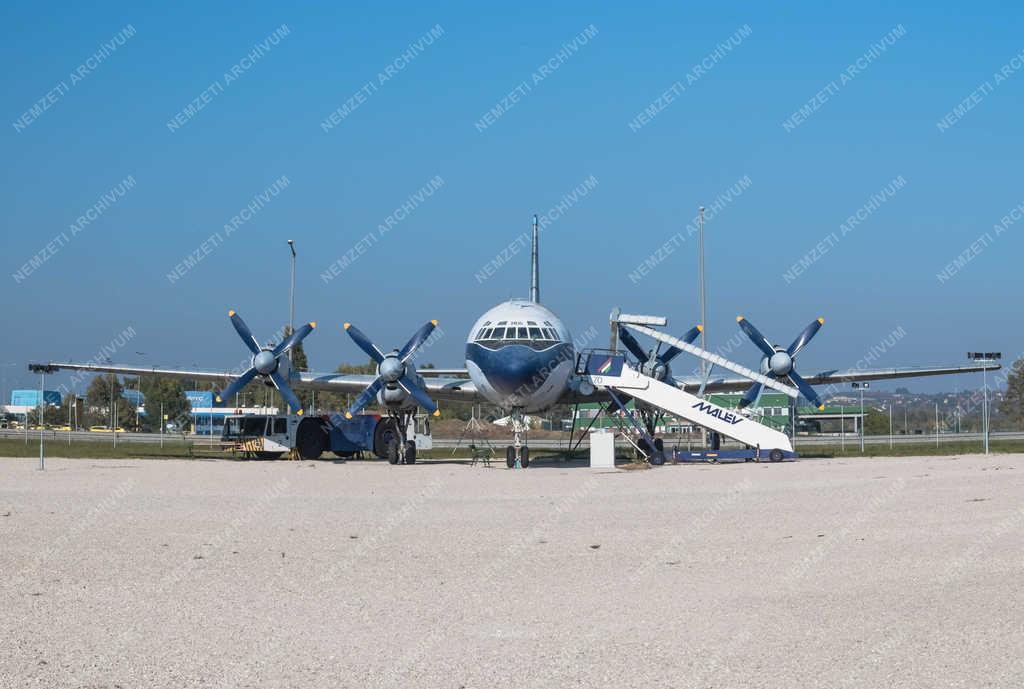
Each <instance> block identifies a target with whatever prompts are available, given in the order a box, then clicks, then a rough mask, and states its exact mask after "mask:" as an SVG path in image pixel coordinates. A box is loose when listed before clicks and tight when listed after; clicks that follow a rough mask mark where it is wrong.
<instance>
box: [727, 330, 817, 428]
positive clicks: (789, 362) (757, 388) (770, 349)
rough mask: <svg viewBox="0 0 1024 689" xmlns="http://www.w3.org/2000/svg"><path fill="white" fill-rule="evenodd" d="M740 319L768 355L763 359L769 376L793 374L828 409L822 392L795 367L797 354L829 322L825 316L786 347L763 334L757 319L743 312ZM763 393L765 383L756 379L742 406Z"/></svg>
mask: <svg viewBox="0 0 1024 689" xmlns="http://www.w3.org/2000/svg"><path fill="white" fill-rule="evenodd" d="M736 322H737V323H739V324H740V328H741V329H742V330H743V332H745V333H746V334H747V337H749V338H750V340H751V342H753V343H754V344H755V345H756V346H757V348H758V349H760V350H761V352H762V353H763V354H764V359H762V361H761V370H762V372H763V373H764V374H765V375H766V376H771V377H772V378H776V379H782V378H789V379H790V380H791V381H792V382H793V384H794V385H795V386H796V387H797V388H798V389H799V390H800V394H802V395H803V396H804V397H805V398H807V400H808V401H809V402H810V403H811V404H813V405H814V406H815V407H817V408H818V409H819V410H820V409H824V408H825V405H824V404H822V402H821V399H820V398H819V397H818V393H816V392H815V391H814V388H812V387H811V386H810V385H809V384H808V383H807V381H805V380H804V379H803V378H802V377H801V376H800V374H799V373H797V372H796V370H795V369H794V363H795V359H796V355H797V354H799V353H800V350H801V349H803V348H804V347H805V346H806V345H807V343H808V342H810V341H811V338H813V337H814V336H815V335H816V334H817V332H818V331H819V330H820V329H821V326H822V325H823V324H824V323H825V319H824V318H818V319H817V320H815V321H813V322H812V323H811V324H810V325H808V326H807V327H806V328H804V330H803V332H802V333H800V334H799V335H798V336H797V338H796V339H795V340H793V344H791V345H789V347H787V348H786V349H782V348H781V347H778V346H776V345H773V344H772V343H771V342H769V341H768V338H766V337H765V336H764V335H762V334H761V331H759V330H758V329H757V328H755V327H754V325H753V323H751V322H750V321H748V320H747V319H746V318H744V317H743V316H737V317H736ZM760 394H761V384H760V383H754V384H753V385H751V386H750V388H748V389H747V392H746V394H744V395H743V399H742V400H740V404H739V406H740V408H741V409H742V408H743V407H747V406H749V405H751V404H753V402H754V400H756V399H757V396H758V395H760Z"/></svg>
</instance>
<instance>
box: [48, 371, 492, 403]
mask: <svg viewBox="0 0 1024 689" xmlns="http://www.w3.org/2000/svg"><path fill="white" fill-rule="evenodd" d="M31 365H33V366H34V365H35V364H31ZM47 365H48V366H52V367H53V368H54V369H57V370H69V371H87V372H89V373H116V374H119V375H124V376H163V377H167V378H178V379H182V380H204V381H210V382H212V383H219V384H220V385H221V386H222V387H223V386H226V385H227V384H228V383H229V382H231V381H232V380H233V379H234V378H236V377H238V376H239V375H240V374H242V373H244V371H245V369H244V368H243V369H241V370H236V371H227V370H225V371H199V370H185V369H174V368H157V367H155V366H152V367H150V366H124V365H121V364H92V363H88V364H76V363H70V362H68V363H58V362H52V363H50V364H47ZM427 370H430V369H427ZM454 370H458V369H454ZM374 378H375V376H372V375H365V374H353V373H315V372H301V373H300V372H293V373H292V374H291V377H290V378H289V382H290V383H291V385H292V387H294V388H295V389H296V390H319V391H322V392H342V393H353V394H358V393H360V392H362V391H363V390H364V389H366V386H367V385H369V384H370V383H372V382H373V380H374ZM423 383H424V387H425V388H426V390H427V392H428V393H429V394H430V396H431V397H433V398H434V399H435V400H444V401H448V402H474V401H478V400H477V393H476V385H475V384H474V383H473V381H472V380H470V379H469V378H461V377H450V376H448V377H440V376H439V377H429V378H424V381H423Z"/></svg>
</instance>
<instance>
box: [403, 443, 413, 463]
mask: <svg viewBox="0 0 1024 689" xmlns="http://www.w3.org/2000/svg"><path fill="white" fill-rule="evenodd" d="M405 463H406V464H415V463H416V443H415V442H413V441H412V440H406V441H405Z"/></svg>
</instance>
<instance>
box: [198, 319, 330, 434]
mask: <svg viewBox="0 0 1024 689" xmlns="http://www.w3.org/2000/svg"><path fill="white" fill-rule="evenodd" d="M228 317H229V318H230V319H231V325H233V326H235V330H236V331H237V332H238V336H239V337H241V338H242V342H244V343H245V346H246V347H248V348H249V351H250V352H252V366H251V367H250V368H249V370H248V371H246V372H245V373H243V374H242V375H240V376H239V377H238V378H235V379H234V380H233V381H231V384H230V385H228V386H227V387H226V388H224V389H223V390H222V391H221V392H220V394H219V395H217V401H218V402H221V401H223V400H224V399H226V398H228V397H231V396H232V395H234V394H235V393H236V392H238V391H239V390H241V389H242V388H244V387H245V386H246V385H248V384H249V383H250V382H251V381H252V379H253V378H255V377H256V376H263V377H264V378H269V379H270V380H271V381H272V382H273V383H274V387H275V388H277V390H278V392H280V393H281V397H282V398H284V401H285V402H287V403H288V406H289V407H291V408H292V410H293V411H294V412H295V413H296V414H298V415H299V416H302V403H301V402H299V398H298V397H296V396H295V393H294V392H292V388H291V385H289V384H288V379H287V378H286V377H285V376H283V375H281V371H280V368H281V357H282V356H284V355H285V354H287V353H288V352H289V351H290V350H291V349H292V347H294V346H295V345H297V344H299V343H300V342H302V340H304V339H305V337H306V336H307V335H309V334H310V333H311V332H313V329H314V328H316V322H315V321H314V322H310V323H306V324H305V325H303V326H302V327H300V328H299V329H298V330H296V331H295V332H293V333H292V334H291V335H289V336H288V337H286V338H285V339H284V340H282V341H281V343H280V344H278V345H277V346H276V347H274V348H273V349H270V348H268V347H260V343H259V342H258V341H257V340H256V337H255V336H253V334H252V331H251V330H249V326H248V325H246V324H245V321H243V320H242V317H241V316H239V315H238V314H237V313H235V312H234V311H228Z"/></svg>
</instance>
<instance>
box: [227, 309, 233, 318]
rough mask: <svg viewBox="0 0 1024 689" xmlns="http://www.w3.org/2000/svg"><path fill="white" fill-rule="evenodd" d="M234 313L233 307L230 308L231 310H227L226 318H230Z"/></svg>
mask: <svg viewBox="0 0 1024 689" xmlns="http://www.w3.org/2000/svg"><path fill="white" fill-rule="evenodd" d="M234 315H235V311H234V309H232V310H230V311H228V318H231V317H232V316H234Z"/></svg>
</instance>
